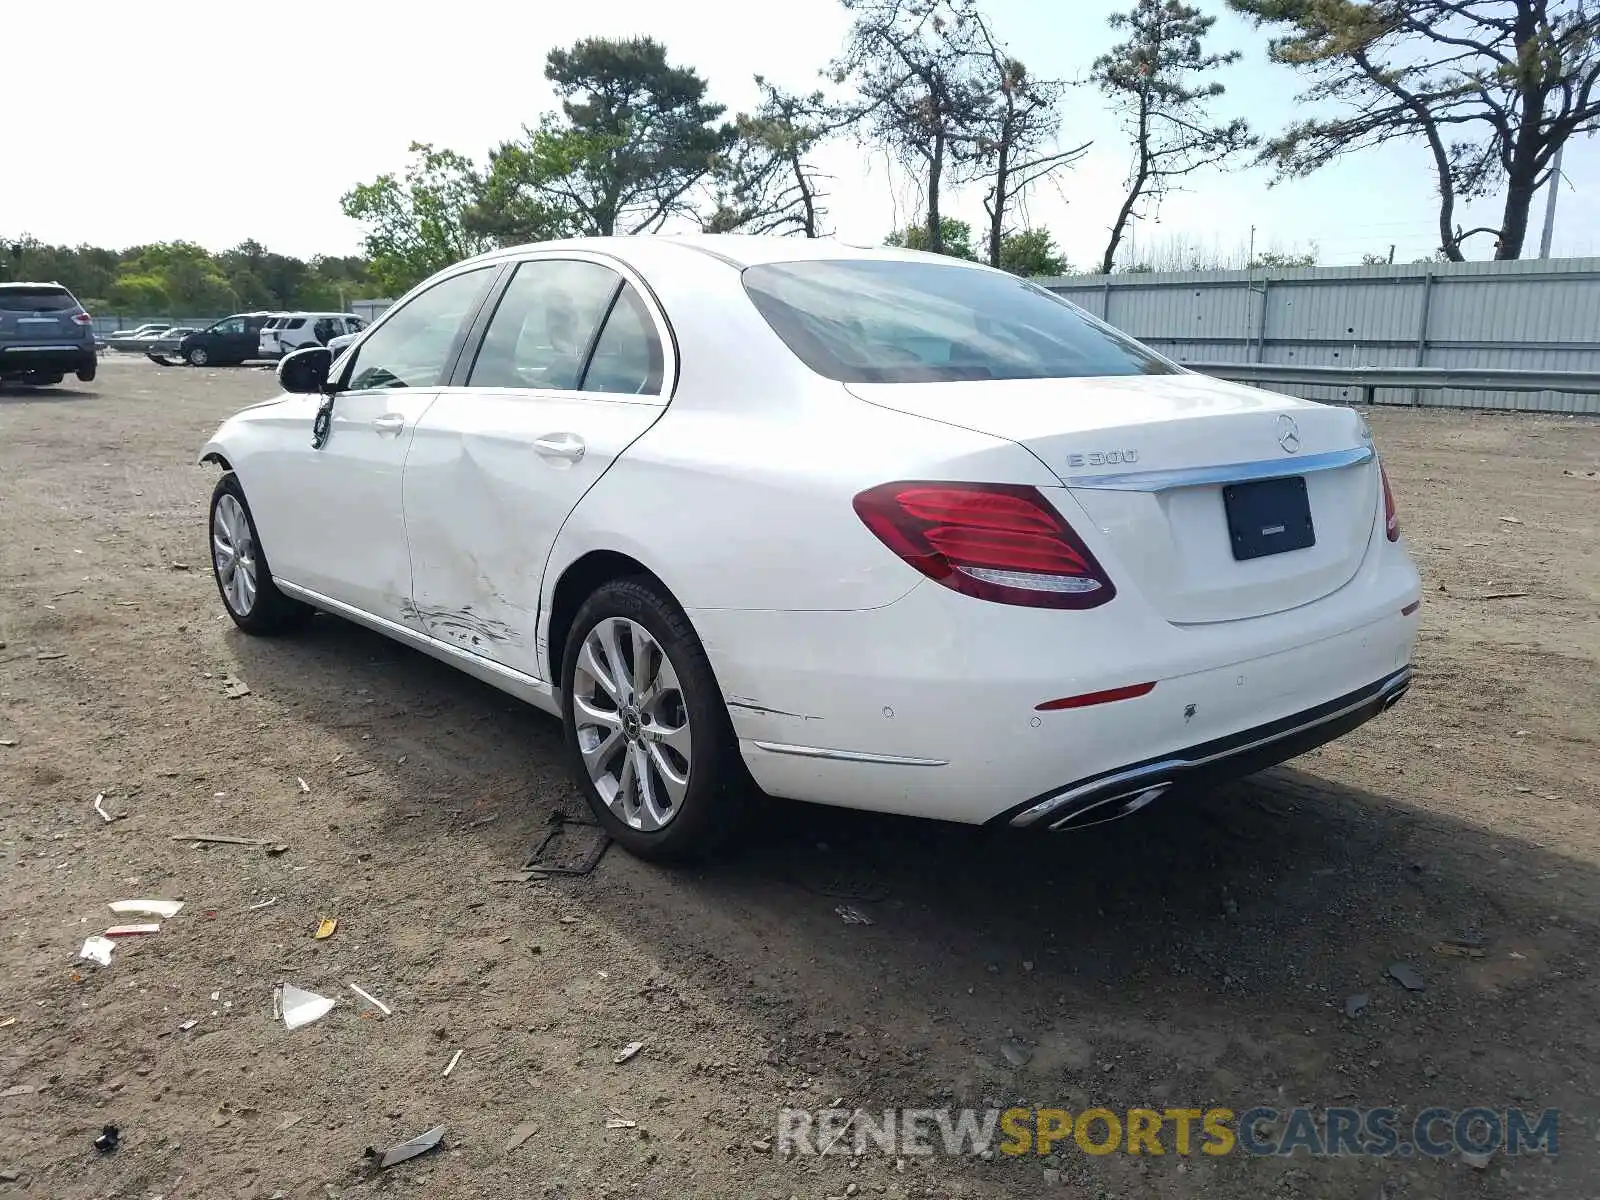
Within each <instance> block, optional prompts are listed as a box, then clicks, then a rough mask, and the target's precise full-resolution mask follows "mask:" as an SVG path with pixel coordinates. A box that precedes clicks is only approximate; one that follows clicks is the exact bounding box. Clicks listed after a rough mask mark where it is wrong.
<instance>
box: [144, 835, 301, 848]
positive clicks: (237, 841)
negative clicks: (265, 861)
mask: <svg viewBox="0 0 1600 1200" xmlns="http://www.w3.org/2000/svg"><path fill="white" fill-rule="evenodd" d="M172 840H173V841H175V842H195V843H197V844H199V845H203V846H210V845H215V846H274V845H278V843H276V842H274V841H272V839H270V838H247V837H228V836H225V835H223V834H220V833H175V834H173V835H172ZM284 849H285V850H287V849H288V847H287V846H285V847H284Z"/></svg>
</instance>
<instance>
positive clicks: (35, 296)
mask: <svg viewBox="0 0 1600 1200" xmlns="http://www.w3.org/2000/svg"><path fill="white" fill-rule="evenodd" d="M77 307H78V302H77V301H76V300H74V299H73V298H72V293H71V292H69V291H67V289H66V288H64V287H49V286H46V287H15V286H10V287H8V286H4V285H0V309H3V310H4V311H6V312H14V313H15V312H21V313H35V312H37V313H55V312H74V311H76V310H77Z"/></svg>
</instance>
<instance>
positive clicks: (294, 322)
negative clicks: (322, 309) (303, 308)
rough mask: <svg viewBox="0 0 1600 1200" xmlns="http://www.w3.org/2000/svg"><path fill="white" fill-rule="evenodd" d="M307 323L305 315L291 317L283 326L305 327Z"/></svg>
mask: <svg viewBox="0 0 1600 1200" xmlns="http://www.w3.org/2000/svg"><path fill="white" fill-rule="evenodd" d="M305 324H306V319H305V318H304V317H291V318H290V319H289V320H287V321H285V322H284V323H283V327H284V328H285V329H304V328H305Z"/></svg>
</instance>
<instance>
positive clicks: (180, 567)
mask: <svg viewBox="0 0 1600 1200" xmlns="http://www.w3.org/2000/svg"><path fill="white" fill-rule="evenodd" d="M171 565H172V569H173V570H174V571H187V570H188V569H189V564H188V563H186V562H175V563H173V564H171Z"/></svg>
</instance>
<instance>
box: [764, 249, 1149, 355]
mask: <svg viewBox="0 0 1600 1200" xmlns="http://www.w3.org/2000/svg"><path fill="white" fill-rule="evenodd" d="M743 279H744V287H745V291H746V293H747V294H748V295H749V296H750V299H751V300H752V301H754V303H755V306H756V308H757V309H758V310H759V311H760V313H761V315H762V316H763V317H765V318H766V321H767V324H769V325H771V326H772V328H773V331H774V332H776V333H777V335H778V336H779V337H780V338H782V339H783V341H784V344H785V345H787V346H788V347H789V349H790V350H792V351H793V352H794V353H795V355H796V356H797V357H798V358H799V359H800V360H801V361H802V362H804V363H805V364H806V366H808V367H810V368H811V369H812V370H813V371H816V372H817V373H818V374H819V375H824V376H826V377H827V378H829V379H837V380H840V381H841V382H844V383H924V382H943V381H956V380H975V379H1074V378H1083V377H1088V376H1107V375H1169V374H1174V373H1176V371H1177V370H1178V368H1177V367H1175V366H1174V365H1173V364H1171V363H1169V362H1168V361H1167V360H1166V359H1164V358H1162V357H1161V356H1160V355H1158V354H1156V353H1155V352H1154V351H1151V350H1148V349H1146V348H1145V347H1144V346H1141V345H1140V344H1139V343H1138V342H1136V341H1134V340H1133V339H1132V338H1130V337H1128V336H1127V335H1125V334H1122V333H1119V332H1117V331H1116V330H1115V329H1112V328H1111V327H1110V326H1109V325H1105V324H1103V323H1101V322H1099V321H1097V320H1095V319H1094V318H1093V317H1091V316H1089V315H1088V314H1087V313H1085V312H1084V311H1083V310H1082V309H1080V308H1078V307H1076V306H1075V305H1072V304H1069V303H1067V302H1066V301H1065V300H1063V299H1061V298H1060V297H1059V296H1056V295H1054V294H1052V293H1050V292H1047V291H1045V290H1044V289H1043V288H1041V287H1038V286H1037V285H1035V284H1031V283H1028V282H1027V281H1026V280H1022V279H1017V278H1016V277H1014V276H1011V275H1003V274H1000V273H998V272H990V271H980V270H975V269H972V268H968V267H958V266H946V265H944V264H942V263H921V262H905V261H897V260H891V259H855V260H842V261H818V262H795V263H770V264H766V265H763V266H755V267H750V268H747V269H746V270H745V272H744V275H743Z"/></svg>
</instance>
